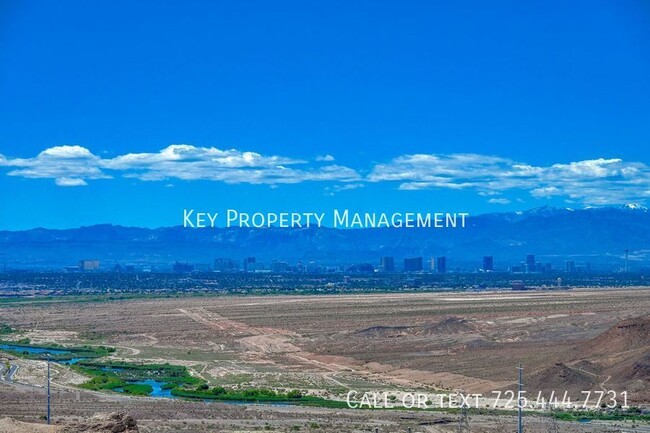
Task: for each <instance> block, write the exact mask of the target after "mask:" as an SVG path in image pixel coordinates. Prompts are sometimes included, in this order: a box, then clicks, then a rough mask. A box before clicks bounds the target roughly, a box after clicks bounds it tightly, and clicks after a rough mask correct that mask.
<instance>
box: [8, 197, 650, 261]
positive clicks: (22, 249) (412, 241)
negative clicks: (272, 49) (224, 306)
mask: <svg viewBox="0 0 650 433" xmlns="http://www.w3.org/2000/svg"><path fill="white" fill-rule="evenodd" d="M625 248H629V251H630V264H631V266H632V267H637V268H638V267H640V266H646V265H647V264H648V263H650V255H649V254H650V213H649V212H648V210H647V209H646V208H643V207H640V206H638V205H626V206H622V207H607V208H589V209H580V210H572V209H560V208H551V207H542V208H536V209H532V210H529V211H526V212H510V213H492V214H484V215H477V216H470V217H469V218H468V227H467V228H465V229H460V228H457V229H422V228H419V229H395V228H390V229H386V228H381V229H348V230H342V229H332V228H297V229H279V228H270V229H247V228H214V229H188V228H183V227H164V228H157V229H147V228H137V227H122V226H115V225H110V224H104V225H95V226H90V227H80V228H76V229H68V230H52V229H44V228H36V229H32V230H23V231H0V252H2V253H3V256H0V261H6V263H7V265H8V266H9V267H19V268H25V267H32V268H38V267H40V268H60V267H63V266H66V265H74V264H76V263H77V261H78V260H79V259H82V258H97V259H99V260H100V261H101V263H102V267H103V268H109V267H110V266H112V265H113V264H115V263H121V264H125V263H132V264H145V263H146V264H155V265H158V266H161V267H167V269H168V268H169V266H170V264H171V263H173V262H175V261H177V260H178V261H188V262H194V263H212V262H213V260H214V259H215V258H217V257H228V258H233V259H236V260H240V259H242V258H243V257H246V256H255V257H257V258H258V259H260V260H262V261H265V262H267V263H268V262H270V261H271V260H272V259H278V260H287V261H292V262H295V261H298V260H302V261H311V260H314V261H317V262H319V263H323V264H335V263H360V262H369V263H373V264H378V262H379V257H380V256H395V258H396V263H399V260H401V258H403V257H413V256H423V257H433V256H442V255H444V256H447V257H448V268H449V269H450V270H454V269H456V268H457V267H460V268H462V269H472V268H477V267H479V266H480V263H481V258H482V256H484V255H490V256H494V264H495V267H496V268H497V269H498V268H502V269H505V268H506V267H507V266H508V265H509V264H517V263H520V262H521V261H523V260H524V259H525V255H526V254H535V255H536V258H537V260H538V261H541V262H549V263H554V264H556V265H560V266H561V265H563V263H564V261H565V260H575V261H576V262H577V263H581V262H590V263H591V264H592V265H595V266H600V267H601V268H606V269H618V268H620V267H622V266H623V264H624V252H623V251H624V250H625ZM0 263H1V262H0Z"/></svg>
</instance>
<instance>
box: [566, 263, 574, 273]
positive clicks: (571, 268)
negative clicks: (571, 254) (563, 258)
mask: <svg viewBox="0 0 650 433" xmlns="http://www.w3.org/2000/svg"><path fill="white" fill-rule="evenodd" d="M566 271H567V273H568V274H573V273H575V271H576V262H574V261H573V260H569V261H567V262H566Z"/></svg>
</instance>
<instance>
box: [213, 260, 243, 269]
mask: <svg viewBox="0 0 650 433" xmlns="http://www.w3.org/2000/svg"><path fill="white" fill-rule="evenodd" d="M236 269H237V264H236V263H235V261H234V260H233V259H229V258H225V257H224V258H219V259H214V270H215V271H217V272H229V271H234V270H236Z"/></svg>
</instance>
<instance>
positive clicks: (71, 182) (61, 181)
mask: <svg viewBox="0 0 650 433" xmlns="http://www.w3.org/2000/svg"><path fill="white" fill-rule="evenodd" d="M54 182H55V183H56V184H57V185H59V186H86V185H88V184H87V183H86V181H85V180H83V179H78V178H77V179H75V178H73V177H59V178H56V179H54Z"/></svg>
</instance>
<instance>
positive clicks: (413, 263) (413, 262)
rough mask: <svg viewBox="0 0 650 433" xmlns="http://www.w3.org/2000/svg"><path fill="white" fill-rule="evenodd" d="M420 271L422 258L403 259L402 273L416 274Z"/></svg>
mask: <svg viewBox="0 0 650 433" xmlns="http://www.w3.org/2000/svg"><path fill="white" fill-rule="evenodd" d="M421 270H422V257H412V258H408V259H404V272H417V271H421Z"/></svg>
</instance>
